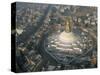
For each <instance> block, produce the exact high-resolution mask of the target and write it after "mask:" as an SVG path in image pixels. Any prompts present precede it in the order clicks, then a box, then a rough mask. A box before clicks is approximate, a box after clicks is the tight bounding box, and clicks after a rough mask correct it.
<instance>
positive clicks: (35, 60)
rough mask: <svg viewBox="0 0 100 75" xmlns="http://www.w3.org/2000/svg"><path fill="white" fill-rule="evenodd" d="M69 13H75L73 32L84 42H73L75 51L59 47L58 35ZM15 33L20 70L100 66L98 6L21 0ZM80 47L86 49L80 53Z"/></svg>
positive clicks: (71, 14)
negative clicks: (98, 64)
mask: <svg viewBox="0 0 100 75" xmlns="http://www.w3.org/2000/svg"><path fill="white" fill-rule="evenodd" d="M66 16H71V18H72V21H73V23H72V24H73V26H72V32H73V33H75V34H78V35H79V36H80V38H81V40H80V41H81V42H83V43H84V44H83V43H81V42H80V41H78V42H77V44H74V43H73V44H71V48H70V49H69V50H72V52H68V51H67V52H65V51H66V50H63V49H62V48H58V47H57V46H58V45H59V42H58V41H57V38H58V37H57V36H58V35H60V33H62V32H63V31H64V29H65V21H66V19H65V18H66ZM56 35H57V36H56ZM15 36H16V72H36V71H53V70H71V69H85V68H96V67H97V8H96V7H93V6H92V7H91V6H71V5H53V4H40V3H34V4H32V3H19V2H18V3H16V34H15ZM53 37H54V38H55V39H54V38H53ZM52 39H53V40H52ZM55 40H56V42H55ZM76 45H77V46H76ZM60 46H62V44H60ZM74 47H75V48H74ZM73 49H76V51H75V50H74V51H73ZM77 49H80V50H83V53H82V54H81V53H78V52H77ZM58 50H60V51H58ZM62 51H63V52H62Z"/></svg>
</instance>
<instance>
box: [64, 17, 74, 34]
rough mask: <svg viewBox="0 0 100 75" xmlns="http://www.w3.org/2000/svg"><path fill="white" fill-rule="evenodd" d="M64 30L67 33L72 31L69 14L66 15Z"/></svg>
mask: <svg viewBox="0 0 100 75" xmlns="http://www.w3.org/2000/svg"><path fill="white" fill-rule="evenodd" d="M65 31H66V32H67V33H69V32H71V31H72V18H71V17H70V16H67V17H66V21H65Z"/></svg>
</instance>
